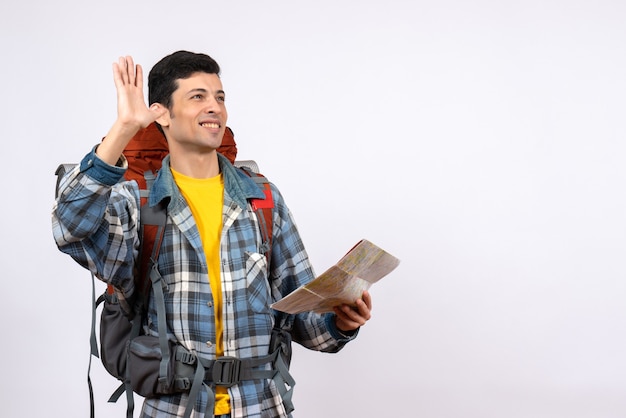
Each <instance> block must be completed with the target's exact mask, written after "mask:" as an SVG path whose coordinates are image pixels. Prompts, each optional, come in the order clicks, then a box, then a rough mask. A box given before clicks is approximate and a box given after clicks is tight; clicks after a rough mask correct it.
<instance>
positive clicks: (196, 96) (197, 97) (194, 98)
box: [191, 93, 204, 100]
mask: <svg viewBox="0 0 626 418" xmlns="http://www.w3.org/2000/svg"><path fill="white" fill-rule="evenodd" d="M203 97H204V96H202V95H201V94H200V93H198V94H194V95H193V96H191V98H192V99H193V100H202V98H203Z"/></svg>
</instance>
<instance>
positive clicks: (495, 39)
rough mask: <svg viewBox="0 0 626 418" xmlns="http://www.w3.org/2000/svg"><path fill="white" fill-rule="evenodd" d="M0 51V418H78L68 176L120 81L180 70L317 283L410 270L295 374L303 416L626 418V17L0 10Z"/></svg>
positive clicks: (151, 6)
mask: <svg viewBox="0 0 626 418" xmlns="http://www.w3.org/2000/svg"><path fill="white" fill-rule="evenodd" d="M0 33H1V34H2V37H1V38H0V47H1V48H0V51H1V52H2V65H1V66H0V79H1V80H2V87H1V89H0V91H2V100H1V104H0V106H1V110H2V112H1V113H2V128H3V130H2V141H3V145H4V152H3V153H2V156H3V158H2V161H3V164H2V167H3V174H4V175H3V178H4V181H3V182H2V184H3V188H2V195H3V199H2V200H3V204H2V206H1V209H0V210H1V211H2V216H0V222H1V231H2V232H1V243H2V250H1V251H0V264H1V266H2V272H1V273H0V275H1V277H2V283H3V286H2V292H1V294H2V296H1V300H2V303H1V304H0V318H2V319H1V321H2V335H3V337H2V345H1V348H0V370H2V372H1V374H2V378H1V379H0V399H1V400H2V407H1V408H2V412H1V415H2V416H5V417H42V416H45V417H66V418H74V417H76V418H84V417H86V416H88V393H87V384H86V370H87V364H88V358H89V356H88V353H89V348H88V337H89V325H90V308H91V305H90V303H91V302H90V297H91V282H90V278H89V274H88V273H87V272H86V271H85V270H82V269H81V268H80V267H78V266H77V265H76V264H75V263H74V262H73V261H72V260H71V259H70V258H69V257H67V256H65V255H63V254H61V253H60V252H58V251H57V249H56V247H55V244H54V242H53V240H52V235H51V230H50V210H51V207H52V202H53V191H54V185H55V176H54V171H55V168H56V166H57V164H59V163H61V162H77V161H79V160H80V159H81V158H82V156H83V155H84V154H85V153H86V152H87V151H88V150H89V149H90V148H91V146H92V145H94V144H95V143H97V142H98V141H99V140H100V138H101V137H102V136H103V135H105V134H106V132H107V130H108V128H109V126H110V125H111V123H112V122H113V120H114V118H115V89H114V85H113V81H112V76H111V64H112V63H113V62H114V61H116V60H117V58H118V56H120V55H122V54H130V55H133V56H134V57H135V59H136V61H137V62H139V63H141V64H143V65H144V66H145V68H146V73H147V70H149V68H150V67H151V66H152V65H153V64H154V63H155V62H156V61H157V60H158V59H160V58H161V57H163V56H164V55H167V54H169V53H171V52H173V51H175V50H178V49H187V50H191V51H195V52H205V53H208V54H210V55H211V56H213V57H214V58H215V59H217V61H218V62H219V63H220V64H221V66H222V69H223V77H222V79H223V82H224V86H225V90H226V91H227V96H228V102H227V105H228V108H229V113H230V119H229V125H230V126H231V127H232V128H233V130H234V131H235V136H236V140H237V142H238V145H239V150H240V152H239V157H240V158H242V159H248V158H250V159H255V160H256V161H257V162H258V163H259V165H260V167H261V169H262V171H263V172H264V173H265V174H266V175H267V176H268V177H269V178H270V179H271V180H272V181H274V182H275V183H276V184H277V185H278V187H279V188H280V189H281V190H282V192H283V194H284V195H285V197H286V199H287V202H288V204H289V205H290V207H291V209H292V211H293V212H294V214H295V217H296V220H297V222H298V225H299V227H300V230H301V233H302V236H303V239H304V241H305V243H306V244H307V247H308V250H309V254H310V256H311V259H312V261H313V263H314V265H315V267H316V270H317V272H318V273H321V272H322V271H324V270H325V269H326V268H327V267H329V266H330V265H332V264H333V263H334V262H335V261H336V260H337V259H338V258H339V257H340V256H341V255H343V253H344V252H345V251H346V250H347V249H348V248H349V247H350V246H351V245H352V244H354V243H355V242H356V241H357V240H359V239H361V238H367V239H370V240H371V241H373V242H374V243H376V244H378V245H380V246H381V247H383V248H384V249H386V250H388V251H389V252H391V253H392V254H394V255H396V256H397V257H399V258H400V259H401V260H402V263H401V265H400V267H398V269H397V270H396V271H394V272H393V273H392V274H391V275H390V276H388V277H386V278H384V279H383V281H381V282H379V283H377V284H376V285H374V287H372V289H371V291H372V294H373V298H374V312H373V313H374V316H373V318H372V320H371V321H370V322H369V323H368V324H367V326H366V327H364V328H363V329H362V332H361V335H360V336H359V338H358V339H357V340H356V341H355V342H353V343H351V344H350V345H348V346H347V347H346V348H345V350H344V351H342V352H341V353H339V354H336V355H328V354H320V353H315V352H309V351H306V350H304V349H301V348H297V349H296V352H295V355H294V364H293V368H292V371H293V373H294V374H295V376H296V380H297V385H296V388H295V403H296V414H295V416H296V417H298V418H313V417H322V416H330V417H345V416H351V417H352V416H354V417H356V416H360V417H379V416H386V417H391V416H393V417H425V418H457V417H459V418H461V417H462V418H490V417H494V418H501V417H502V418H518V417H520V418H521V417H524V418H543V417H549V418H552V417H558V418H583V417H584V418H616V417H626V393H625V392H626V359H625V353H626V333H625V331H626V329H625V326H626V315H625V301H626V281H625V280H624V279H625V278H626V275H625V272H626V271H625V270H626V268H625V263H624V260H625V257H624V254H625V253H626V240H625V237H626V218H625V214H626V199H625V197H624V184H625V183H626V168H625V167H624V165H623V160H624V154H625V152H626V145H625V144H624V138H625V126H624V115H625V114H626V113H625V111H626V100H625V97H626V81H625V75H626V50H625V41H626V3H625V2H623V1H621V0H613V1H609V0H593V1H591V0H589V1H582V0H527V1H511V0H509V1H495V0H492V1H489V0H476V1H462V0H442V1H432V0H429V1H425V0H413V1H408V0H407V1H399V0H388V1H372V0H359V1H357V0H352V1H347V0H346V1H340V0H335V1H330V0H320V1H315V2H311V1H309V2H304V1H300V2H297V1H286V0H277V1H230V2H226V1H222V2H215V1H211V0H203V1H184V0H181V1H177V2H174V1H168V2H165V1H147V0H133V1H120V0H114V1H103V2H89V1H78V0H57V1H44V0H40V1H20V2H15V1H12V2H8V1H4V2H2V5H1V6H0ZM101 289H102V288H101V287H99V288H98V291H99V290H101ZM92 374H93V380H94V385H95V390H96V403H97V409H96V412H97V416H99V417H122V416H123V411H124V402H121V403H120V405H113V406H111V405H108V404H106V399H107V397H108V395H109V394H110V392H111V391H112V390H113V388H114V387H115V386H116V382H115V381H114V380H113V378H110V377H109V376H108V375H106V374H105V372H104V371H103V369H102V367H101V366H100V364H99V363H98V362H97V359H96V360H95V362H94V370H93V373H92Z"/></svg>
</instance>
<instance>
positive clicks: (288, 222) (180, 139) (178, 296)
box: [53, 51, 371, 418]
mask: <svg viewBox="0 0 626 418" xmlns="http://www.w3.org/2000/svg"><path fill="white" fill-rule="evenodd" d="M219 72H220V68H219V66H218V64H217V63H216V62H215V61H214V60H213V59H212V58H211V57H209V56H207V55H204V54H195V53H191V52H187V51H178V52H175V53H174V54H171V55H169V56H166V57H165V58H163V59H162V60H161V61H159V62H158V63H157V64H156V65H155V66H154V68H153V69H152V70H151V71H150V74H149V103H150V105H149V107H148V106H146V104H145V101H144V96H143V72H142V68H141V66H140V65H136V66H135V64H134V62H133V60H132V58H131V57H124V58H120V59H119V61H118V62H117V63H114V64H113V77H114V81H115V87H116V89H117V97H118V104H117V109H118V117H117V120H116V121H115V122H114V124H113V126H112V127H111V129H110V131H109V132H108V134H107V135H106V137H105V138H104V140H103V141H102V142H101V143H99V144H98V145H97V146H96V147H94V149H93V150H92V151H91V152H90V153H88V154H87V156H86V157H85V158H84V159H83V161H82V162H81V164H80V165H79V166H78V167H77V168H76V169H75V170H73V171H72V172H70V173H69V174H68V175H67V176H66V177H65V178H64V179H63V181H62V183H61V186H60V190H59V197H58V199H57V202H56V203H55V206H54V209H53V233H54V237H55V240H56V242H57V245H58V246H59V248H60V250H61V251H63V252H65V253H67V254H69V255H71V256H72V257H73V258H74V259H75V260H76V261H77V262H78V263H80V264H81V265H82V266H84V267H85V268H88V269H89V270H91V271H92V272H93V273H94V274H95V275H96V276H97V277H98V278H99V279H101V280H103V281H105V282H107V283H109V284H112V285H113V286H114V287H115V288H116V289H118V291H119V292H121V294H122V296H123V297H127V298H130V297H132V295H133V292H134V288H133V287H134V286H133V270H134V267H135V265H136V263H138V259H137V258H138V249H139V245H140V242H139V235H138V226H139V213H140V212H139V206H140V198H139V190H138V187H137V184H136V183H134V182H128V181H123V174H124V172H125V170H126V166H127V163H126V160H125V158H124V156H123V155H122V151H123V150H124V148H125V147H126V145H127V143H128V142H129V141H130V139H131V138H132V137H133V136H134V135H135V133H137V132H138V131H139V130H140V129H141V128H143V127H146V126H147V125H149V124H150V123H152V122H154V121H156V122H157V123H158V124H159V125H160V127H161V129H162V130H163V133H164V134H165V137H166V139H167V142H168V146H169V150H170V155H169V156H168V157H166V158H165V159H164V160H163V167H162V169H161V170H160V172H159V175H158V178H157V179H156V181H155V183H154V186H153V187H152V189H151V193H150V202H151V203H150V204H154V203H156V202H162V201H164V202H166V203H167V224H166V232H165V236H164V240H163V243H162V244H161V247H160V248H161V250H160V255H159V259H158V270H159V272H160V273H161V275H162V277H163V279H164V281H165V283H166V285H167V286H166V287H165V308H166V309H165V310H166V317H167V331H168V337H169V339H170V340H171V341H175V342H176V343H177V344H181V345H183V346H184V347H185V348H186V349H187V350H190V351H191V352H193V353H195V354H197V355H198V356H199V357H201V358H204V359H209V360H211V359H215V358H219V357H221V356H230V357H236V358H239V359H249V358H256V357H263V356H266V355H267V354H268V352H269V344H270V337H271V332H272V328H273V327H274V325H278V326H279V327H280V328H281V329H283V330H286V331H288V332H289V333H290V334H291V337H292V338H293V340H294V341H296V342H297V343H299V344H301V345H303V346H304V347H307V348H309V349H313V350H319V351H324V352H337V351H339V350H340V349H341V348H342V347H343V346H344V345H345V344H346V343H347V342H348V341H350V340H352V339H354V338H355V337H356V334H357V332H358V328H359V327H360V326H362V325H364V324H365V323H366V321H367V320H368V319H369V318H370V310H371V298H370V295H369V294H368V293H367V292H364V294H363V297H362V299H359V300H357V301H356V308H351V307H349V306H347V305H344V306H338V307H336V309H335V312H334V313H332V314H325V315H319V314H314V313H310V312H309V313H302V314H298V315H287V314H284V313H280V312H276V311H273V310H272V309H271V308H270V304H271V303H272V302H274V301H276V300H278V299H280V298H281V297H283V296H285V295H287V294H289V293H290V292H291V291H293V290H295V289H296V288H298V287H299V286H301V285H302V284H305V283H307V282H309V281H311V280H312V279H313V278H314V277H315V276H314V272H313V268H312V266H311V264H310V262H309V259H308V256H307V254H306V251H305V249H304V246H303V244H302V241H301V239H300V236H299V234H298V231H297V229H296V225H295V223H294V220H293V218H292V216H291V213H290V211H289V209H288V208H287V206H286V205H285V202H284V200H283V198H282V196H281V194H280V192H279V191H278V190H277V189H276V187H275V186H274V185H272V186H271V187H272V194H273V197H274V205H275V209H274V212H273V217H274V223H273V228H272V229H273V239H272V248H271V260H267V259H266V257H265V255H264V251H263V249H262V248H261V236H260V233H259V227H258V220H257V219H256V215H255V214H254V212H253V211H252V210H251V208H250V204H249V199H252V198H263V197H264V196H263V193H262V192H261V191H260V189H259V188H258V186H257V185H256V184H255V183H254V182H253V181H252V180H251V179H250V178H248V177H247V176H246V175H245V174H243V173H241V172H240V171H239V170H238V169H236V168H234V167H233V166H232V165H231V164H230V162H229V161H228V160H227V159H226V158H224V157H223V156H222V155H220V154H218V153H217V151H216V150H217V148H218V147H219V145H220V143H221V141H222V137H223V135H224V130H225V129H226V121H227V116H228V115H227V112H226V106H225V92H224V89H223V87H222V83H221V80H220V78H219ZM152 299H154V298H152ZM156 322H157V321H156V310H155V308H154V306H153V304H152V302H151V305H150V309H149V317H148V323H147V324H145V328H146V330H147V332H148V334H150V335H156V334H157V333H158V327H157V324H156ZM260 368H271V365H262V366H260ZM204 383H205V388H206V389H208V390H202V391H200V394H199V397H198V400H197V402H196V404H195V405H193V407H194V414H195V415H194V416H197V417H203V416H211V415H213V414H214V415H215V416H221V415H224V416H230V417H232V418H243V417H285V416H289V411H287V410H286V408H285V405H284V403H283V399H281V396H280V394H279V392H278V390H277V387H276V383H275V382H274V380H272V379H249V380H242V381H240V382H238V383H237V384H235V385H234V386H231V387H228V388H226V387H222V386H215V385H214V384H213V382H211V381H210V380H209V381H207V380H205V382H204ZM211 398H214V399H211ZM188 399H189V394H188V393H187V392H182V393H176V394H174V395H164V396H160V397H157V398H151V399H147V400H146V401H145V402H144V405H143V408H142V417H177V416H182V415H183V413H184V411H185V410H186V408H187V403H188ZM213 401H214V402H215V404H214V408H213V407H212V405H213ZM207 405H208V407H207Z"/></svg>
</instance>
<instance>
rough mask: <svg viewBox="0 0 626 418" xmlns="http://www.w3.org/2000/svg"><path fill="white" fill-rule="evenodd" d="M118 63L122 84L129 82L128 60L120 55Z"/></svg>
mask: <svg viewBox="0 0 626 418" xmlns="http://www.w3.org/2000/svg"><path fill="white" fill-rule="evenodd" d="M117 65H118V67H119V71H120V79H121V81H122V84H128V63H127V62H126V58H124V57H120V58H119V60H118V63H117Z"/></svg>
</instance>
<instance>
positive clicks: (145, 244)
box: [55, 123, 295, 418]
mask: <svg viewBox="0 0 626 418" xmlns="http://www.w3.org/2000/svg"><path fill="white" fill-rule="evenodd" d="M168 152H169V151H168V147H167V142H166V140H165V137H164V136H163V134H162V133H161V131H160V130H159V129H158V128H157V126H156V124H155V123H153V124H151V125H149V126H148V127H146V128H144V129H142V130H140V131H139V132H138V133H137V134H136V135H135V136H134V137H133V138H132V139H131V141H130V142H129V144H128V145H127V147H126V148H125V150H124V156H125V157H126V159H127V161H128V170H127V171H126V173H125V178H126V180H135V181H136V182H137V183H138V185H139V189H140V197H141V207H140V210H141V216H140V219H141V225H140V240H141V245H140V250H139V254H140V255H139V261H140V262H139V266H138V268H137V270H136V272H135V274H134V277H135V295H134V297H133V298H132V300H126V299H125V298H124V297H120V295H119V294H118V292H117V291H116V289H114V288H113V287H112V286H111V285H107V289H106V290H105V292H104V293H103V294H102V295H100V296H99V297H98V298H96V297H95V278H94V277H93V274H92V299H93V315H92V323H91V339H90V348H91V355H90V359H89V368H88V372H87V382H88V387H89V397H90V414H91V415H90V416H91V417H92V418H94V417H95V406H94V404H95V402H94V397H93V387H92V383H91V377H90V370H91V356H95V357H99V358H100V359H101V361H102V364H103V365H104V367H105V369H106V370H107V371H108V372H109V374H111V375H112V376H114V377H116V378H117V379H118V380H120V381H121V382H122V383H121V384H120V386H119V387H118V389H117V390H116V391H115V392H114V393H113V394H112V395H111V397H110V398H109V402H117V400H118V399H119V398H120V397H121V395H122V394H124V393H125V394H126V400H127V410H126V415H127V418H132V417H133V411H134V397H133V392H135V393H138V394H139V395H141V396H144V397H153V396H159V395H163V394H172V393H177V392H189V396H190V399H189V402H188V407H187V410H186V411H185V415H184V416H185V417H189V416H190V415H191V410H192V409H193V406H194V404H195V399H196V398H197V396H198V394H199V390H200V389H201V387H202V382H203V381H204V380H207V376H208V378H209V380H211V381H212V382H213V383H214V384H216V385H220V386H227V387H228V386H232V385H234V384H236V383H238V382H239V381H241V380H244V379H252V378H265V379H274V381H275V383H276V385H277V387H278V389H279V391H280V393H281V396H282V398H283V403H284V405H285V408H286V409H287V412H288V413H289V412H291V411H293V409H294V408H293V404H292V401H291V397H292V393H293V392H292V389H293V387H294V385H295V381H294V380H293V378H292V377H291V375H290V374H289V364H290V361H291V336H290V334H289V333H287V332H285V331H282V330H280V329H279V328H278V327H275V328H274V330H273V331H272V338H271V342H270V353H269V354H268V355H267V356H264V357H260V358H255V359H236V358H233V357H220V358H218V359H217V360H214V361H206V360H205V359H201V358H197V357H196V356H195V354H193V353H191V352H189V351H188V350H186V349H185V348H184V347H182V346H181V345H177V344H175V343H173V342H171V341H168V339H167V330H166V321H165V304H164V296H163V285H162V282H161V280H160V279H161V276H160V274H159V272H158V269H157V268H156V262H157V260H158V255H159V249H160V244H161V241H162V239H163V234H164V230H165V223H166V219H167V214H166V208H165V207H160V206H159V205H157V206H156V207H154V208H149V207H148V205H146V204H145V203H146V202H147V197H148V194H149V190H150V187H151V185H152V182H153V181H154V180H155V179H156V173H157V172H158V170H159V169H160V168H161V161H162V159H163V158H164V157H165V156H166V155H167V154H168ZM218 152H220V153H222V154H223V155H224V156H226V157H227V158H228V159H229V161H231V163H233V164H234V165H235V166H236V167H238V168H239V169H241V170H243V171H244V172H245V173H246V174H247V175H248V176H249V177H250V178H251V179H252V180H253V181H254V182H255V183H256V184H257V185H258V186H259V187H260V188H261V190H262V191H263V193H264V194H265V196H266V198H265V199H252V200H251V201H250V204H251V206H252V208H253V210H254V212H255V214H256V216H257V220H258V224H259V229H260V232H261V237H262V243H261V251H263V252H264V253H265V255H266V257H267V259H268V262H269V260H270V257H271V248H272V244H271V239H272V224H273V220H272V209H273V206H274V205H273V199H272V194H271V189H270V185H269V182H268V180H267V178H265V177H264V176H263V175H262V174H259V173H258V166H257V165H256V163H255V162H254V161H251V160H244V161H236V160H235V158H236V154H237V147H236V143H235V141H234V134H233V131H232V130H231V129H230V128H228V127H227V128H226V132H225V134H224V138H223V140H222V145H221V146H220V148H219V149H218ZM73 166H74V165H72V164H62V165H60V166H59V168H58V169H57V171H56V173H55V174H56V175H57V190H58V187H59V183H60V180H61V178H62V177H63V175H64V174H65V173H66V172H67V171H69V170H70V169H71V168H72V167H73ZM151 289H154V295H155V306H156V308H157V315H158V326H159V330H158V331H159V332H158V333H159V337H152V336H148V335H143V323H144V322H145V321H144V320H145V315H146V314H147V306H148V302H149V298H150V294H151ZM100 305H102V312H101V315H100V349H98V342H97V338H96V332H95V328H96V327H95V321H96V310H97V308H98V307H99V306H100ZM268 362H271V363H272V366H273V367H272V370H266V371H258V370H251V369H252V368H253V367H256V366H259V365H261V364H264V363H268ZM130 364H132V367H130V366H129V365H130ZM209 408H211V411H210V412H211V415H212V412H213V411H212V403H211V402H209V405H208V406H207V411H208V409H209Z"/></svg>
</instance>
